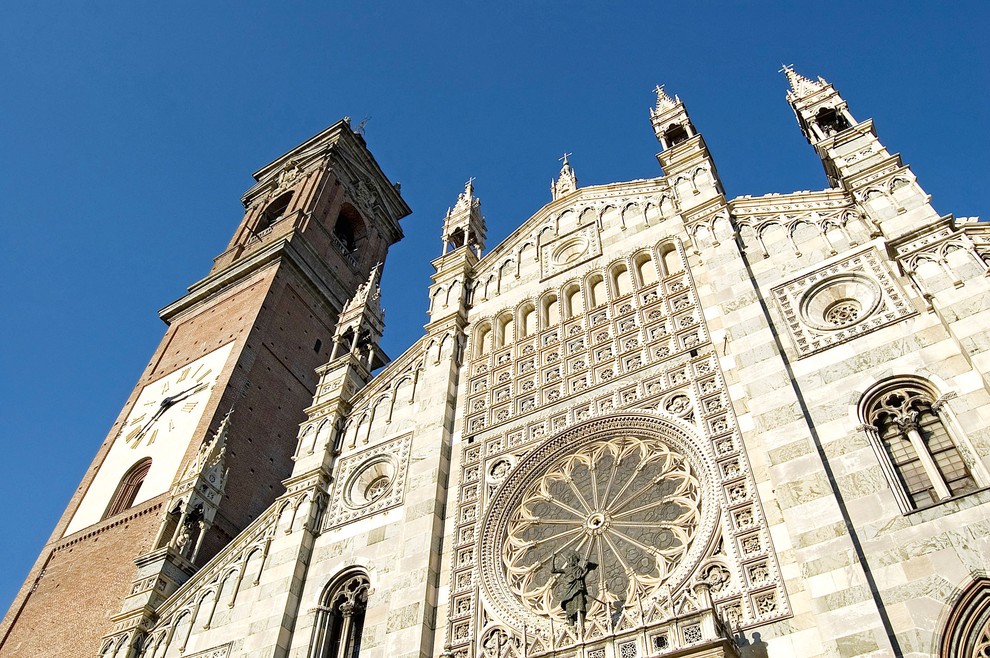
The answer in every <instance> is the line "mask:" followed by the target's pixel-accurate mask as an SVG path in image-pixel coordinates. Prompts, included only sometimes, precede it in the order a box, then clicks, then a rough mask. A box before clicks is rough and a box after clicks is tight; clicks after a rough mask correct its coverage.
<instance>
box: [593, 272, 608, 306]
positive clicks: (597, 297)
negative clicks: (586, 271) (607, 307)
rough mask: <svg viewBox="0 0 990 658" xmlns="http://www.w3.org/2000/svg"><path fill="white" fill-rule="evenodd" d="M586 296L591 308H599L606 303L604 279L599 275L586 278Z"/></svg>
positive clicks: (606, 295)
mask: <svg viewBox="0 0 990 658" xmlns="http://www.w3.org/2000/svg"><path fill="white" fill-rule="evenodd" d="M588 296H589V297H590V300H589V301H590V302H591V304H590V306H591V307H592V308H594V307H596V306H601V305H602V304H604V303H605V302H607V301H608V294H607V293H606V292H605V279H604V278H603V277H602V275H601V274H592V275H591V276H589V277H588Z"/></svg>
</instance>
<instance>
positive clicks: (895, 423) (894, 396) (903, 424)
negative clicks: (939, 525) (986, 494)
mask: <svg viewBox="0 0 990 658" xmlns="http://www.w3.org/2000/svg"><path fill="white" fill-rule="evenodd" d="M950 397H952V396H951V395H939V392H938V390H937V389H936V388H935V386H933V385H932V383H931V382H929V381H928V380H926V379H923V378H921V377H917V376H911V375H905V376H900V377H891V378H888V379H885V380H882V381H880V382H878V383H876V384H875V385H874V386H873V387H872V388H870V389H869V390H867V391H866V392H865V393H864V394H863V395H862V397H861V398H860V402H859V405H858V414H859V418H860V420H861V422H862V423H863V425H862V428H863V430H865V431H866V434H867V436H868V438H869V440H870V443H871V444H872V445H873V448H874V450H875V451H876V453H877V458H878V459H879V461H880V465H881V467H882V468H883V470H884V473H885V474H886V476H887V479H888V481H889V484H890V488H891V490H892V492H893V493H894V496H895V498H896V499H897V502H898V505H899V506H900V507H901V510H902V511H903V512H910V511H912V510H915V509H922V508H925V507H931V506H933V505H936V504H938V503H941V502H942V501H944V500H947V499H949V498H953V497H956V496H961V495H965V494H967V493H971V492H972V491H975V490H977V489H979V488H980V487H981V486H985V484H986V479H987V478H986V469H985V467H983V465H982V463H980V462H979V461H978V458H977V461H974V460H973V459H974V458H973V457H972V455H973V454H974V453H973V452H972V451H971V450H970V449H969V445H968V441H967V440H966V438H965V436H963V435H962V432H961V430H960V429H959V427H958V424H957V423H956V422H955V419H954V418H953V417H952V415H951V412H950V410H949V409H948V407H947V405H946V401H947V400H948V399H949V398H950Z"/></svg>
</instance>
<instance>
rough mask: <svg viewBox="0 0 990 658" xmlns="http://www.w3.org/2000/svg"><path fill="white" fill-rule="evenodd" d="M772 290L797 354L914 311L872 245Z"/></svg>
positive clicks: (820, 348) (865, 331) (847, 339)
mask: <svg viewBox="0 0 990 658" xmlns="http://www.w3.org/2000/svg"><path fill="white" fill-rule="evenodd" d="M772 292H773V298H774V300H775V301H776V303H777V306H778V308H779V309H780V311H781V314H782V315H783V317H784V321H785V323H786V326H787V330H788V332H789V334H790V336H791V340H792V341H793V342H794V347H795V348H796V349H797V352H798V356H799V357H804V356H808V355H810V354H815V353H817V352H820V351H822V350H825V349H828V348H830V347H833V346H835V345H839V344H841V343H844V342H846V341H849V340H852V339H853V338H856V337H857V336H861V335H863V334H866V333H869V332H871V331H873V330H875V329H879V328H881V327H885V326H887V325H890V324H893V323H895V322H899V321H900V320H903V319H904V318H907V317H910V316H912V315H914V314H915V310H914V308H913V307H912V306H911V304H910V303H909V302H908V300H907V299H906V297H905V295H904V292H903V291H902V290H901V288H900V286H898V285H897V283H896V282H895V281H894V278H893V276H892V275H891V274H890V271H889V270H888V269H887V267H886V265H884V263H883V260H882V258H881V256H880V254H879V253H877V251H876V249H875V248H873V247H870V248H868V249H865V250H863V251H861V252H859V253H857V254H854V255H852V256H850V257H848V258H844V259H842V260H840V261H837V262H835V263H832V264H831V265H828V266H827V267H823V268H820V269H818V270H815V271H814V272H811V273H810V274H805V275H804V276H801V277H799V278H797V279H794V280H792V281H788V282H787V283H784V284H782V285H779V286H777V287H775V288H773V291H772Z"/></svg>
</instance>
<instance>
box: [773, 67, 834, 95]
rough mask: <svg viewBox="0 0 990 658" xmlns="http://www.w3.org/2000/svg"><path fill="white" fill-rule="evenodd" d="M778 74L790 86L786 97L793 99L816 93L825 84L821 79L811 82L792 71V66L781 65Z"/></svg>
mask: <svg viewBox="0 0 990 658" xmlns="http://www.w3.org/2000/svg"><path fill="white" fill-rule="evenodd" d="M780 72H781V73H783V74H784V76H785V77H787V82H788V83H789V84H790V85H791V90H790V91H789V92H787V95H788V96H790V97H793V98H800V97H801V96H807V95H808V94H810V93H813V92H816V91H818V90H819V89H821V88H822V87H823V86H825V84H826V83H825V81H824V80H823V79H822V78H818V80H811V79H810V78H806V77H804V76H803V75H801V74H800V73H798V72H797V71H795V70H794V65H793V64H785V65H783V66H782V67H781V69H780Z"/></svg>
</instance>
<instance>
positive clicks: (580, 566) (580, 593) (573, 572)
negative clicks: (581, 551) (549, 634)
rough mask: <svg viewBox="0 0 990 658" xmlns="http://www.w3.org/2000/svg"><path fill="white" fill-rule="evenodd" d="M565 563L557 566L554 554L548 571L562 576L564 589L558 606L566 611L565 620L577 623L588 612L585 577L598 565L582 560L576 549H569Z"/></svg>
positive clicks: (588, 597)
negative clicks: (559, 567)
mask: <svg viewBox="0 0 990 658" xmlns="http://www.w3.org/2000/svg"><path fill="white" fill-rule="evenodd" d="M565 559H566V563H565V564H564V567H563V568H562V569H558V568H557V564H556V563H557V558H556V556H554V560H553V568H552V569H551V570H550V573H555V574H560V575H561V576H563V581H564V584H565V589H564V593H563V595H562V596H561V597H560V608H561V609H562V610H563V611H564V612H566V613H567V621H569V622H570V623H571V624H577V623H578V621H579V619H583V618H584V616H585V615H587V613H588V600H589V599H590V598H591V597H590V596H588V584H587V583H586V582H585V579H586V578H587V577H588V574H589V573H590V572H592V571H594V570H595V569H597V568H598V565H597V564H595V563H594V562H589V561H588V560H582V559H581V556H580V555H578V554H577V551H569V552H568V553H567V556H566V558H565Z"/></svg>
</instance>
